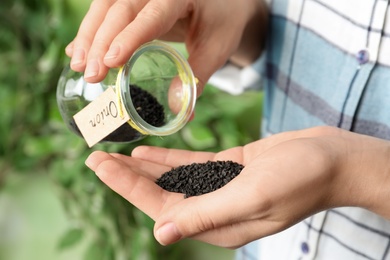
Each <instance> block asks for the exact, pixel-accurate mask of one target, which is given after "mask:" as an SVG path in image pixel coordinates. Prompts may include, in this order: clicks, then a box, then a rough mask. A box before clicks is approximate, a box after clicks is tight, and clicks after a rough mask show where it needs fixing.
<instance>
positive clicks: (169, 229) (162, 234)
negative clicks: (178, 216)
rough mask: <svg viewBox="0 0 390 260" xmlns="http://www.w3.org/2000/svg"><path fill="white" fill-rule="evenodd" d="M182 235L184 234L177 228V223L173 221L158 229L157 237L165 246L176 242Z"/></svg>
mask: <svg viewBox="0 0 390 260" xmlns="http://www.w3.org/2000/svg"><path fill="white" fill-rule="evenodd" d="M181 237H182V235H181V234H180V233H179V231H178V230H177V228H176V225H175V224H173V223H172V222H170V223H167V224H164V225H163V226H162V227H160V228H159V229H157V231H156V239H157V241H158V242H159V243H160V244H161V245H163V246H165V245H168V244H172V243H175V242H177V241H179V240H180V238H181Z"/></svg>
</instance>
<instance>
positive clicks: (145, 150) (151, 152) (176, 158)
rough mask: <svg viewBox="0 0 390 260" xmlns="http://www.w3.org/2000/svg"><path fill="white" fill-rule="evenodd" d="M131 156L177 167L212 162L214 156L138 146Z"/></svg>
mask: <svg viewBox="0 0 390 260" xmlns="http://www.w3.org/2000/svg"><path fill="white" fill-rule="evenodd" d="M131 156H132V157H134V158H139V159H142V160H147V161H151V162H154V163H157V164H163V165H167V166H170V167H177V166H180V165H185V164H190V163H201V162H206V161H208V160H213V159H214V157H215V154H214V153H211V152H191V151H186V150H179V149H167V148H160V147H152V146H138V147H136V148H135V149H134V150H133V152H132V154H131Z"/></svg>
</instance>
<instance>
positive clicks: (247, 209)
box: [87, 127, 390, 248]
mask: <svg viewBox="0 0 390 260" xmlns="http://www.w3.org/2000/svg"><path fill="white" fill-rule="evenodd" d="M388 158H389V143H388V142H387V141H383V140H380V139H375V138H372V137H367V136H363V135H358V134H354V133H350V132H347V131H343V130H339V129H336V128H329V127H319V128H312V129H308V130H302V131H296V132H287V133H282V134H278V135H275V136H271V137H269V138H265V139H263V140H259V141H257V142H254V143H251V144H248V145H246V146H244V147H236V148H232V149H229V150H226V151H223V152H220V153H216V154H214V153H208V152H190V151H182V150H172V149H164V148H157V147H139V148H136V149H135V150H134V151H133V154H132V157H128V156H124V155H119V154H106V153H103V152H95V153H93V154H92V155H91V156H90V157H89V158H88V160H87V165H88V166H89V167H90V168H91V169H92V170H94V171H95V172H96V174H97V175H98V177H99V178H100V179H101V180H102V181H103V182H104V183H106V184H107V185H108V186H109V187H111V188H112V189H113V190H115V191H116V192H117V193H119V194H120V195H122V196H123V197H124V198H125V199H127V200H128V201H129V202H131V203H132V204H134V205H135V206H136V207H138V208H139V209H140V210H142V211H143V212H145V213H146V214H147V215H149V216H150V217H151V218H153V219H154V220H155V221H156V224H155V231H154V232H155V237H156V239H157V240H158V241H159V242H160V243H161V244H163V245H167V244H170V243H174V242H176V241H178V240H180V239H183V238H186V237H191V238H195V239H198V240H201V241H204V242H207V243H210V244H214V245H218V246H223V247H228V248H235V247H238V246H241V245H243V244H246V243H248V242H250V241H253V240H255V239H258V238H261V237H264V236H267V235H270V234H274V233H276V232H279V231H281V230H283V229H286V228H287V227H289V226H291V225H293V224H295V223H297V222H298V221H300V220H302V219H304V218H306V217H308V216H310V215H312V214H314V213H316V212H319V211H322V210H325V209H329V208H333V207H339V206H359V207H365V208H367V209H369V210H372V211H374V212H376V213H378V214H381V215H382V216H384V217H390V206H389V204H388V203H384V202H386V201H388V199H389V198H390V189H389V187H390V169H389V162H388ZM207 160H233V161H235V162H238V163H241V164H243V165H244V166H245V168H244V170H243V171H242V172H241V174H240V175H238V176H237V177H236V178H235V179H233V180H232V181H231V182H230V183H228V184H227V185H226V186H224V187H222V188H221V189H219V190H217V191H214V192H211V193H208V194H205V195H201V196H196V197H190V198H188V199H184V198H183V194H178V193H171V192H168V191H165V190H163V189H162V188H160V187H159V186H157V185H156V184H155V183H154V182H155V180H156V178H158V177H159V176H160V175H161V174H162V173H164V172H166V171H168V170H170V169H171V168H172V167H175V166H179V165H185V164H190V163H193V162H205V161H207Z"/></svg>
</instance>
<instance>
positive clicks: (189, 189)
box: [156, 161, 244, 198]
mask: <svg viewBox="0 0 390 260" xmlns="http://www.w3.org/2000/svg"><path fill="white" fill-rule="evenodd" d="M243 168H244V166H243V165H241V164H239V163H236V162H232V161H208V162H206V163H192V164H189V165H182V166H179V167H176V168H172V169H171V170H170V171H167V172H165V173H164V174H163V175H161V177H160V178H158V179H157V180H156V184H157V185H159V186H160V187H161V188H163V189H165V190H167V191H171V192H177V193H184V197H185V198H188V197H191V196H198V195H202V194H206V193H209V192H212V191H215V190H217V189H219V188H222V187H223V186H225V185H226V184H227V183H228V182H230V181H231V180H232V179H234V178H235V177H236V176H237V175H238V174H240V172H241V171H242V169H243Z"/></svg>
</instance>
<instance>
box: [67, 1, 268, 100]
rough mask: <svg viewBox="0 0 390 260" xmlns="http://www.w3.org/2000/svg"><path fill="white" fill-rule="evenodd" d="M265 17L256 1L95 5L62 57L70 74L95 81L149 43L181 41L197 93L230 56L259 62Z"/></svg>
mask: <svg viewBox="0 0 390 260" xmlns="http://www.w3.org/2000/svg"><path fill="white" fill-rule="evenodd" d="M266 16H267V15H266V7H265V4H264V3H263V1H258V0H213V1H208V0H94V1H93V2H92V4H91V6H90V9H89V11H88V12H87V14H86V16H85V17H84V19H83V21H82V23H81V25H80V28H79V31H78V33H77V36H76V37H75V39H74V40H73V41H72V42H71V43H70V44H69V45H68V47H67V48H66V53H67V55H68V56H69V57H71V68H72V69H73V70H75V71H79V72H84V76H85V79H86V80H87V81H89V82H99V81H101V80H102V79H103V78H104V77H105V75H106V74H107V71H108V69H109V68H111V67H118V66H121V65H123V64H124V63H125V62H126V61H127V60H128V59H129V58H130V56H131V55H132V54H133V52H134V51H135V50H136V49H137V48H138V47H140V46H141V45H142V44H144V43H146V42H148V41H151V40H154V39H157V38H159V39H163V40H169V41H183V42H185V43H186V47H187V50H188V52H189V60H188V61H189V63H190V65H191V67H192V69H193V71H194V74H195V76H196V77H197V78H198V79H199V81H200V82H199V88H200V89H198V90H199V91H198V92H199V93H200V92H201V91H202V89H203V86H204V83H205V82H206V81H207V80H208V79H209V77H210V76H211V75H212V74H213V73H214V72H215V71H216V70H218V69H219V68H220V67H221V66H222V65H223V64H224V63H225V62H226V61H227V60H228V59H229V57H231V56H232V55H234V54H236V53H237V54H239V55H240V56H241V57H244V58H243V59H242V60H249V61H250V60H253V59H255V58H256V57H257V55H258V54H259V53H260V49H261V45H262V44H261V42H262V39H261V32H262V31H264V26H265V21H266Z"/></svg>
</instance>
